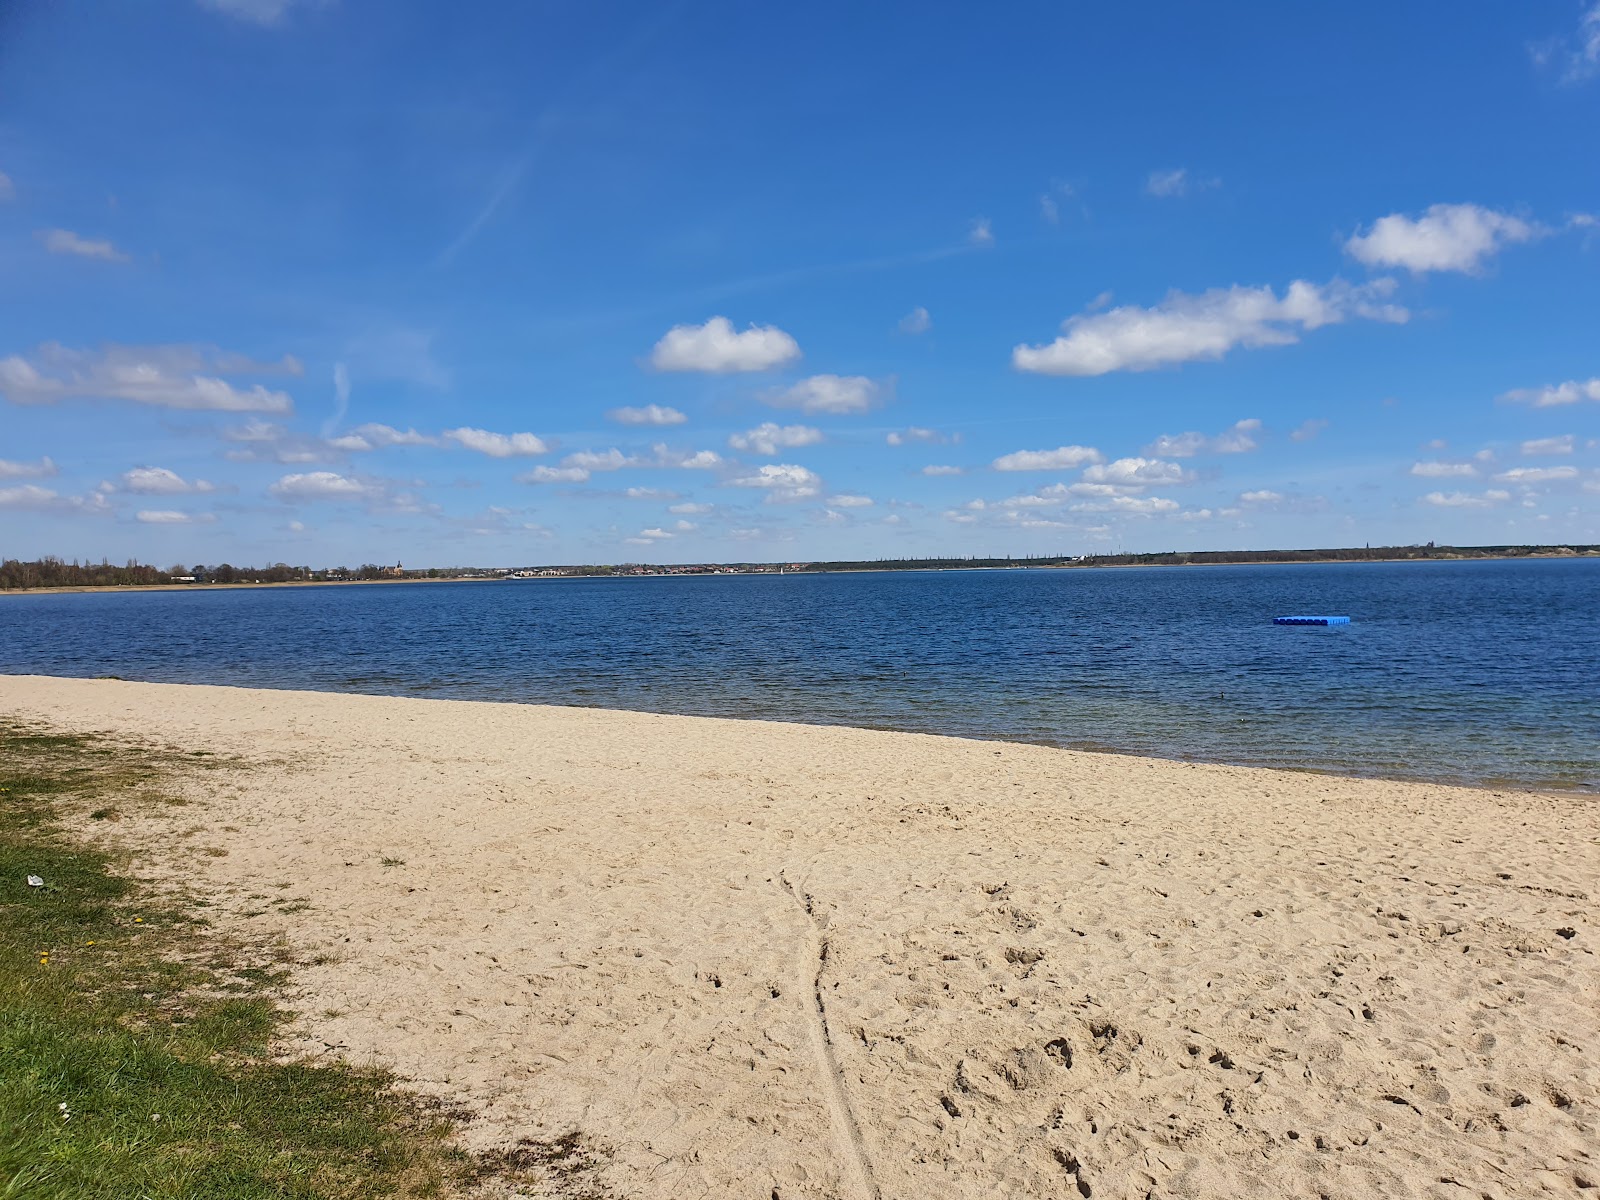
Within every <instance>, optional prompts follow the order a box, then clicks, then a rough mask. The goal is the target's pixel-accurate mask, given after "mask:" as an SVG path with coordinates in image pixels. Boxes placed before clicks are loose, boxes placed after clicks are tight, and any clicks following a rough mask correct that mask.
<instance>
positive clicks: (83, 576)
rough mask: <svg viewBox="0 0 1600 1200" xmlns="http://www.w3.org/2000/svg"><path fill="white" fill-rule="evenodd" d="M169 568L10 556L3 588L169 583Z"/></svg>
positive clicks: (1, 569)
mask: <svg viewBox="0 0 1600 1200" xmlns="http://www.w3.org/2000/svg"><path fill="white" fill-rule="evenodd" d="M167 579H168V576H167V573H166V572H165V571H158V570H156V568H154V567H147V566H144V565H143V564H142V563H136V562H132V561H129V562H126V563H124V564H123V565H122V566H120V567H119V566H116V565H115V564H113V563H109V562H101V563H77V562H70V563H69V562H63V561H62V560H61V559H59V558H41V559H40V560H39V561H38V562H19V561H18V560H16V559H14V558H8V559H6V560H5V561H4V562H0V588H47V587H128V586H130V585H133V584H151V583H166V582H167Z"/></svg>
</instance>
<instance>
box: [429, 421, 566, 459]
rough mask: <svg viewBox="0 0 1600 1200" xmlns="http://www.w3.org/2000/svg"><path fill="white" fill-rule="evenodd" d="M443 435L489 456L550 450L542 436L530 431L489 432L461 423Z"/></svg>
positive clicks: (515, 456) (515, 454)
mask: <svg viewBox="0 0 1600 1200" xmlns="http://www.w3.org/2000/svg"><path fill="white" fill-rule="evenodd" d="M444 436H445V437H447V438H449V439H450V440H451V441H452V442H455V443H456V444H458V445H460V446H462V447H464V448H465V449H468V450H476V451H477V452H478V453H479V454H487V455H488V456H489V457H490V458H517V457H527V456H530V455H534V454H546V453H548V452H549V450H550V447H549V446H547V445H545V443H544V440H543V439H542V438H538V437H535V436H534V435H533V434H531V433H491V432H489V431H488V430H487V429H473V428H472V427H471V426H466V425H463V426H462V427H461V428H460V429H446V430H445V431H444Z"/></svg>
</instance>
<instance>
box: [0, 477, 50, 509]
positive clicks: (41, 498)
mask: <svg viewBox="0 0 1600 1200" xmlns="http://www.w3.org/2000/svg"><path fill="white" fill-rule="evenodd" d="M65 503H67V501H66V498H65V497H63V496H61V495H59V494H58V493H56V492H53V491H51V490H50V489H49V488H44V487H40V486H39V485H38V484H36V483H24V484H21V485H19V486H17V487H8V488H0V508H22V509H35V510H39V509H48V508H56V507H59V506H61V505H63V504H65Z"/></svg>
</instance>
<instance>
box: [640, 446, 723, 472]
mask: <svg viewBox="0 0 1600 1200" xmlns="http://www.w3.org/2000/svg"><path fill="white" fill-rule="evenodd" d="M650 452H651V453H652V454H654V455H655V458H654V460H652V461H650V462H646V463H644V464H642V465H644V466H653V467H675V468H677V469H679V470H683V471H710V470H714V469H715V468H717V467H720V466H721V465H722V464H723V462H724V461H725V460H724V459H723V457H722V455H720V454H718V453H717V452H716V451H715V450H693V451H685V450H671V449H668V448H667V446H666V444H665V443H662V442H657V443H656V444H655V445H653V446H651V447H650Z"/></svg>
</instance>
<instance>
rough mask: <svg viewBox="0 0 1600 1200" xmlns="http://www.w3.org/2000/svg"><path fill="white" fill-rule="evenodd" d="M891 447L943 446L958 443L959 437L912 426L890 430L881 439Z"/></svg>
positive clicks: (958, 435)
mask: <svg viewBox="0 0 1600 1200" xmlns="http://www.w3.org/2000/svg"><path fill="white" fill-rule="evenodd" d="M883 440H884V441H886V442H887V443H889V445H891V446H910V445H912V444H914V443H919V442H920V443H924V444H928V445H944V444H946V443H948V442H959V441H960V440H961V435H960V434H959V433H958V434H953V435H951V434H943V433H940V432H939V431H938V430H937V429H923V428H921V427H920V426H916V425H913V426H911V427H910V428H909V429H891V430H890V431H889V433H888V435H887V436H886V437H885V438H884V439H883Z"/></svg>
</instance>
